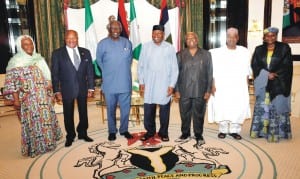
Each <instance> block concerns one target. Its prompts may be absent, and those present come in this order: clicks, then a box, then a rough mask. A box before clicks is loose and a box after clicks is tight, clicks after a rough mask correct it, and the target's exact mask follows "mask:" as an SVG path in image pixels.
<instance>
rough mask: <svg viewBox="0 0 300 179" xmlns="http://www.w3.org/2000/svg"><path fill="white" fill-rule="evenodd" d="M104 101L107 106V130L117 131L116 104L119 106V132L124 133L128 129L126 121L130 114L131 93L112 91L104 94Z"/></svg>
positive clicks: (110, 131)
mask: <svg viewBox="0 0 300 179" xmlns="http://www.w3.org/2000/svg"><path fill="white" fill-rule="evenodd" d="M104 95H105V102H106V106H107V121H108V132H109V133H117V131H118V130H117V127H116V120H117V119H116V110H117V105H118V104H119V106H120V114H121V116H120V128H119V132H120V133H124V132H127V131H128V121H129V114H130V103H131V93H130V92H128V93H114V94H104Z"/></svg>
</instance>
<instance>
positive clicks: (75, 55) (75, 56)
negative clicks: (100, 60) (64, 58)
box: [73, 48, 80, 70]
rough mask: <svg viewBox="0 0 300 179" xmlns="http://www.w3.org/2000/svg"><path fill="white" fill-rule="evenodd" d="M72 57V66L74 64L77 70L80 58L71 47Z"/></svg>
mask: <svg viewBox="0 0 300 179" xmlns="http://www.w3.org/2000/svg"><path fill="white" fill-rule="evenodd" d="M73 57H74V66H75V68H76V70H78V68H79V65H80V58H79V56H78V55H77V53H76V50H75V48H73Z"/></svg>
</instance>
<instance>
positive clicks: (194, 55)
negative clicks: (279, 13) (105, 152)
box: [4, 20, 293, 157]
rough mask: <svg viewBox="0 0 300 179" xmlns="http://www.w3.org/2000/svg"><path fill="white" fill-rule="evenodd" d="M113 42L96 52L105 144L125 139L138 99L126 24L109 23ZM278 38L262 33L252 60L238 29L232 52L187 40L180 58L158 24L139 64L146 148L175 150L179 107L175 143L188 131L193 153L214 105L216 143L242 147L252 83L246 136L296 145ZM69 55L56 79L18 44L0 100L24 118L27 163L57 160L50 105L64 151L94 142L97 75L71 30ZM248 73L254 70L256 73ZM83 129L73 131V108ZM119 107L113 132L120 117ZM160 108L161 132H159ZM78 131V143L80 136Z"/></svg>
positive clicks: (285, 60) (63, 55)
mask: <svg viewBox="0 0 300 179" xmlns="http://www.w3.org/2000/svg"><path fill="white" fill-rule="evenodd" d="M107 28H108V31H109V35H108V37H106V38H104V39H102V40H101V41H100V42H99V43H98V45H97V51H96V58H97V64H98V65H99V67H100V68H101V71H102V86H101V88H102V92H103V94H104V97H105V102H106V106H107V121H108V140H109V141H114V140H116V138H117V133H118V132H119V133H120V135H122V136H124V137H125V138H127V139H132V138H133V135H132V134H131V133H129V131H128V120H129V115H130V105H131V93H132V77H131V76H132V75H131V63H132V58H133V57H132V56H133V55H132V44H131V42H130V41H129V40H128V39H127V38H123V37H121V36H120V34H121V31H122V26H121V24H120V22H118V21H116V20H112V21H111V22H110V23H109V25H108V26H107ZM277 33H278V29H276V28H268V29H266V30H265V31H264V39H263V45H261V46H258V47H256V49H255V52H254V54H253V56H252V60H251V61H250V58H251V57H250V52H249V51H248V50H247V49H246V48H245V47H242V46H239V45H237V43H238V40H239V35H238V30H237V29H236V28H229V29H228V30H227V33H226V34H227V36H226V37H227V38H226V39H227V40H226V46H224V47H220V48H217V49H211V50H209V51H208V50H205V49H202V48H200V47H199V45H198V42H199V38H198V36H197V34H196V33H194V32H188V33H187V34H186V36H185V42H186V48H184V49H183V50H181V51H179V52H178V53H176V51H175V49H174V47H173V46H172V45H171V44H169V43H168V42H166V41H164V26H162V25H154V26H153V28H152V41H150V42H147V43H145V44H143V46H142V51H141V54H140V58H139V63H138V69H137V71H138V80H139V84H140V85H139V92H140V95H141V96H142V97H143V98H144V127H145V130H146V133H145V134H144V135H143V136H141V138H140V140H141V141H147V140H149V139H150V138H152V137H154V136H155V135H156V133H157V135H158V136H159V137H160V138H161V141H163V142H166V141H169V140H170V139H169V133H168V127H169V118H170V107H171V102H172V98H174V99H175V100H176V101H179V110H180V117H181V135H180V136H179V138H178V139H177V140H175V141H176V142H183V141H185V140H189V139H190V137H191V132H192V131H191V122H192V120H193V133H194V137H195V139H196V144H197V145H203V144H204V143H205V140H204V138H203V124H204V118H205V112H206V110H207V109H206V107H207V106H208V120H209V122H216V123H218V124H219V133H218V138H220V139H224V138H225V137H226V136H227V135H230V136H232V137H233V138H234V139H237V140H240V139H242V137H241V135H240V132H241V128H242V124H243V121H244V120H245V119H246V118H250V117H251V115H250V102H249V93H248V79H249V77H250V76H251V75H252V71H253V77H254V85H255V94H256V103H255V107H254V115H253V121H252V126H251V132H250V136H251V137H253V138H257V137H265V138H267V139H268V141H270V142H278V141H279V139H280V138H286V139H290V138H291V127H290V118H289V113H290V101H289V100H290V90H291V81H292V70H293V66H292V59H291V49H290V47H289V46H288V45H287V44H284V43H282V42H278V41H277ZM65 44H66V45H65V46H63V47H61V48H59V49H56V50H54V51H53V53H52V61H51V64H52V66H51V71H50V69H49V68H48V66H47V64H46V62H45V60H44V58H43V57H41V55H40V54H38V53H36V52H35V47H34V42H33V40H32V38H31V37H29V36H26V35H24V36H20V37H19V38H18V40H17V49H18V53H17V54H16V55H15V56H14V57H13V58H12V59H11V60H10V61H9V64H8V67H7V74H6V81H5V89H4V95H6V98H7V99H9V100H11V101H12V102H13V105H14V106H15V108H16V109H17V110H18V111H19V117H20V120H21V126H22V154H23V155H24V156H31V157H34V156H36V155H38V154H42V153H45V152H47V151H51V150H53V149H55V147H56V141H57V140H59V139H60V138H61V137H62V132H61V128H60V126H59V124H58V121H57V118H56V115H55V111H54V108H53V104H54V100H56V101H61V102H62V103H63V116H64V126H65V131H66V142H65V147H69V146H71V145H72V143H73V142H74V139H75V137H76V136H77V137H78V139H81V140H84V141H86V142H92V141H93V139H92V138H90V137H89V136H88V133H87V129H88V113H87V97H93V96H94V71H93V65H92V58H91V54H90V52H89V50H88V49H85V48H81V47H78V34H77V32H76V31H74V30H67V31H66V34H65ZM251 68H252V69H251ZM75 101H76V102H77V106H78V112H79V123H78V125H77V127H76V129H75V124H74V102H75ZM117 106H119V107H120V127H119V128H117V120H116V108H117ZM157 106H159V121H160V128H159V130H158V132H157V130H156V120H155V118H156V108H157ZM76 132H77V135H76Z"/></svg>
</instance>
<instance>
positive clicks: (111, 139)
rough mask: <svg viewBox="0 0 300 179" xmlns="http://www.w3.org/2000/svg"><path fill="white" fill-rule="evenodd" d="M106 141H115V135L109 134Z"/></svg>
mask: <svg viewBox="0 0 300 179" xmlns="http://www.w3.org/2000/svg"><path fill="white" fill-rule="evenodd" d="M108 140H109V141H113V140H116V133H109V135H108Z"/></svg>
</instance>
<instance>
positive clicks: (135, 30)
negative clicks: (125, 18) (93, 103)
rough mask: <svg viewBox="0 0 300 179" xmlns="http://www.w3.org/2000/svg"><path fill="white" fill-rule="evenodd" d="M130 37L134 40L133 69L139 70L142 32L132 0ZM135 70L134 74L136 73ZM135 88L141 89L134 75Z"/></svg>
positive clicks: (131, 0)
mask: <svg viewBox="0 0 300 179" xmlns="http://www.w3.org/2000/svg"><path fill="white" fill-rule="evenodd" d="M129 39H130V40H131V42H132V53H133V58H134V59H133V71H134V72H135V71H137V69H136V68H137V62H138V60H139V57H140V53H141V49H142V44H141V40H140V33H139V26H138V23H137V18H136V13H135V8H134V1H133V0H130V35H129ZM134 72H133V74H134ZM132 81H133V86H132V88H133V90H136V91H138V90H139V83H138V79H137V76H136V77H135V76H134V75H133V80H132Z"/></svg>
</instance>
